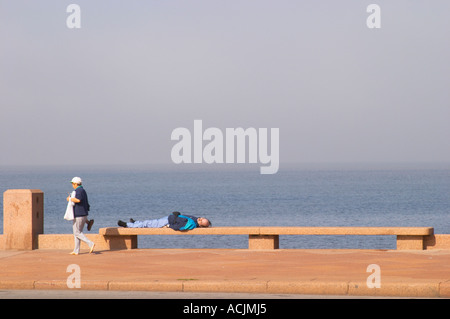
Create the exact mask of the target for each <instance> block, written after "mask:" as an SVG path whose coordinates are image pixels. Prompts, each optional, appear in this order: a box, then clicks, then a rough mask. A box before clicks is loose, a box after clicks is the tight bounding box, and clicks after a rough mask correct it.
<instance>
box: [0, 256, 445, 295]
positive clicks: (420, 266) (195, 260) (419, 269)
mask: <svg viewBox="0 0 450 319" xmlns="http://www.w3.org/2000/svg"><path fill="white" fill-rule="evenodd" d="M69 252H70V250H47V249H38V250H29V251H24V250H0V289H2V290H16V289H23V290H30V289H31V290H39V289H41V290H42V289H43V290H54V289H66V290H67V289H72V290H76V289H81V290H103V291H156V292H157V291H160V292H185V293H186V292H189V293H200V292H213V293H227V292H233V293H250V294H304V295H318V296H319V295H334V296H355V297H356V296H375V297H376V296H379V297H383V296H385V297H424V298H425V297H432V298H450V250H420V251H419V250H417V251H398V250H346V249H339V250H330V249H320V250H314V249H306V250H303V249H289V250H284V249H280V250H256V251H255V250H247V249H242V250H240V249H133V250H119V251H95V252H94V253H93V254H88V253H87V250H86V249H85V250H82V253H81V254H80V255H78V256H72V255H69ZM69 265H76V266H75V267H79V268H77V269H78V270H79V272H77V270H73V269H75V268H70V267H69V269H68V266H69ZM369 265H376V266H378V267H379V272H377V271H374V270H373V269H374V268H373V266H372V268H369V270H368V267H369ZM72 267H73V266H72ZM375 275H379V276H378V278H375ZM69 276H70V277H69ZM369 276H371V277H370V278H369ZM68 278H69V283H76V282H77V280H78V279H79V283H80V285H81V288H69V287H68ZM368 278H369V284H370V283H376V282H377V280H378V281H379V283H380V284H381V286H380V288H376V287H375V288H369V287H368ZM106 298H107V297H106Z"/></svg>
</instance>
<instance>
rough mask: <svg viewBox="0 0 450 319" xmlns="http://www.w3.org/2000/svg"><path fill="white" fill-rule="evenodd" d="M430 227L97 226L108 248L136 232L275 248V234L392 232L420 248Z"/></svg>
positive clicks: (133, 242)
mask: <svg viewBox="0 0 450 319" xmlns="http://www.w3.org/2000/svg"><path fill="white" fill-rule="evenodd" d="M433 233H434V229H433V227H277V226H274V227H258V226H249V227H211V228H196V229H192V230H189V231H175V230H173V229H170V228H122V227H107V228H100V229H99V235H102V236H103V237H104V239H105V241H106V242H107V243H108V245H109V247H110V249H134V248H137V236H138V235H248V248H249V249H278V248H279V235H395V236H397V249H399V250H408V249H417V250H422V249H424V240H425V237H426V236H430V235H433Z"/></svg>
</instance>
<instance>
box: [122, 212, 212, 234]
mask: <svg viewBox="0 0 450 319" xmlns="http://www.w3.org/2000/svg"><path fill="white" fill-rule="evenodd" d="M117 225H119V226H121V227H129V228H162V227H169V228H172V229H173V230H189V229H194V228H197V227H210V226H211V222H210V221H209V220H208V219H206V218H204V217H198V218H197V217H194V216H190V215H181V214H180V213H179V212H173V213H172V215H169V216H164V217H161V218H159V219H149V220H144V221H135V220H134V219H130V222H129V223H126V222H124V221H121V220H119V221H118V222H117Z"/></svg>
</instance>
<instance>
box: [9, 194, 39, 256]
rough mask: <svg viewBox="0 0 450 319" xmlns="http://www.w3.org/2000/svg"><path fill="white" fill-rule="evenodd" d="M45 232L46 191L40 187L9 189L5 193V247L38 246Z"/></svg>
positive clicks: (22, 247)
mask: <svg viewBox="0 0 450 319" xmlns="http://www.w3.org/2000/svg"><path fill="white" fill-rule="evenodd" d="M43 233H44V193H43V192H42V191H41V190H38V189H9V190H7V191H5V192H4V193H3V234H4V237H5V238H4V245H5V249H20V250H32V249H37V248H38V234H43Z"/></svg>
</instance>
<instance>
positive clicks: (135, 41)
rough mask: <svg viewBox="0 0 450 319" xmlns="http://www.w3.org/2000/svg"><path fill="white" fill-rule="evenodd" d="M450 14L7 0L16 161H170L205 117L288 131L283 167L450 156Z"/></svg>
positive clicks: (5, 153) (4, 20)
mask: <svg viewBox="0 0 450 319" xmlns="http://www.w3.org/2000/svg"><path fill="white" fill-rule="evenodd" d="M71 3H76V4H78V5H79V6H80V8H81V28H80V29H69V28H67V26H66V19H67V17H68V16H69V14H70V13H67V12H66V8H67V6H68V5H69V4H71ZM371 3H376V4H378V5H379V6H380V8H381V28H380V29H369V28H368V27H367V25H366V19H367V17H368V16H369V15H370V13H367V12H366V8H367V6H368V5H369V4H371ZM449 13H450V1H438V0H435V1H425V0H421V1H378V0H371V1H356V0H355V1H334V0H333V1H331V0H330V1H315V0H314V1H313V0H307V1H299V0H293V1H286V0H245V1H237V0H231V1H230V0H227V1H225V0H221V1H218V0H195V1H191V0H164V1H163V0H155V1H110V0H108V1H77V0H71V1H56V0H55V1H0V150H1V153H0V165H6V164H52V165H53V164H73V163H79V164H152V163H166V164H170V163H171V157H170V152H171V149H172V146H173V145H174V144H175V142H173V141H171V139H170V136H171V132H172V131H173V130H174V129H175V128H177V127H186V128H189V129H192V128H193V123H194V120H195V119H201V120H203V126H204V127H205V128H207V127H217V128H221V129H223V130H225V128H227V127H230V128H235V127H244V128H247V127H255V128H279V129H280V163H281V164H280V167H282V165H283V163H286V162H336V161H337V162H361V161H371V162H404V161H407V162H416V161H418V162H422V161H427V162H450V143H449V137H450V125H449V123H450V121H449V120H450V93H449V92H450V63H449V57H450V38H449V34H450V18H449Z"/></svg>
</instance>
